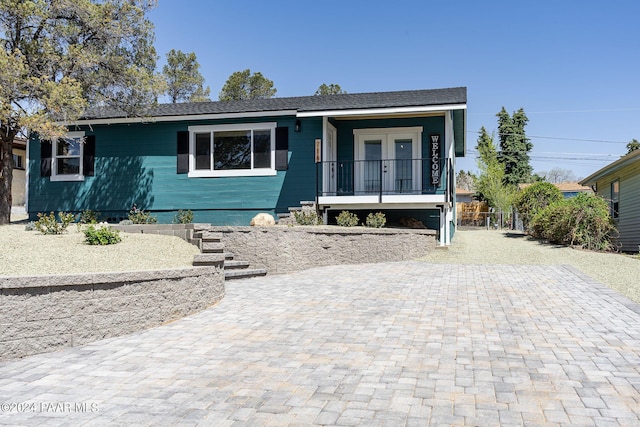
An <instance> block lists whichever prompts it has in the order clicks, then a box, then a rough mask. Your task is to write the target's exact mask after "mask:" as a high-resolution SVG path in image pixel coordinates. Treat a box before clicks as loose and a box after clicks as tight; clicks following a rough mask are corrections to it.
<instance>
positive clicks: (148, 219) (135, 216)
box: [129, 205, 158, 224]
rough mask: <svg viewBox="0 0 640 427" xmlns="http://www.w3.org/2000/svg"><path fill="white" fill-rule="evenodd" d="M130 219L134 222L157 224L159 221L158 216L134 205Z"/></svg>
mask: <svg viewBox="0 0 640 427" xmlns="http://www.w3.org/2000/svg"><path fill="white" fill-rule="evenodd" d="M129 221H131V222H132V223H133V224H155V223H156V222H158V218H156V217H155V216H153V215H151V214H150V213H149V212H145V211H144V210H143V209H138V208H137V207H136V205H133V208H131V210H130V211H129Z"/></svg>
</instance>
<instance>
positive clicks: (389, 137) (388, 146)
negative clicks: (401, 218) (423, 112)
mask: <svg viewBox="0 0 640 427" xmlns="http://www.w3.org/2000/svg"><path fill="white" fill-rule="evenodd" d="M353 135H354V153H353V154H354V156H353V158H354V160H355V161H356V163H355V165H354V166H355V167H354V179H355V183H354V184H355V190H356V191H358V190H360V191H362V190H363V189H364V188H363V187H364V185H363V184H364V168H363V167H358V161H361V160H365V148H364V144H365V141H367V140H371V139H378V140H380V141H381V143H382V160H383V161H384V160H393V159H395V146H394V144H393V143H394V141H395V140H397V139H410V140H411V141H412V154H411V158H412V159H420V158H421V157H422V126H415V127H405V128H370V129H354V130H353ZM386 166H387V167H386V169H383V176H382V177H381V185H382V188H386V189H390V190H393V189H395V185H394V179H395V170H394V163H393V162H388V163H387V164H386ZM412 179H413V182H414V183H415V184H414V186H413V187H414V189H421V188H422V167H421V166H418V165H412Z"/></svg>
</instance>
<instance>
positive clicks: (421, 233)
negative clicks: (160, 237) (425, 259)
mask: <svg viewBox="0 0 640 427" xmlns="http://www.w3.org/2000/svg"><path fill="white" fill-rule="evenodd" d="M212 230H213V231H218V232H222V233H223V238H222V241H223V242H224V244H225V251H228V252H232V253H233V254H234V255H235V258H236V259H242V260H246V261H249V262H250V263H251V265H252V266H253V267H256V268H267V269H268V270H269V274H276V273H289V272H293V271H300V270H304V269H307V268H313V267H319V266H326V265H337V264H361V263H374V262H387V261H402V260H410V259H415V258H419V257H422V256H425V255H426V254H427V253H429V251H430V250H432V249H434V248H435V246H436V232H435V231H434V230H406V229H392V228H380V229H375V228H365V227H353V228H346V227H337V226H318V227H316V226H313V227H305V226H295V227H284V226H276V227H213V228H212Z"/></svg>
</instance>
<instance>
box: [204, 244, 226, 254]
mask: <svg viewBox="0 0 640 427" xmlns="http://www.w3.org/2000/svg"><path fill="white" fill-rule="evenodd" d="M200 250H201V251H202V253H204V254H211V253H216V254H218V253H219V254H221V253H224V243H220V242H208V241H203V242H202V247H201V248H200Z"/></svg>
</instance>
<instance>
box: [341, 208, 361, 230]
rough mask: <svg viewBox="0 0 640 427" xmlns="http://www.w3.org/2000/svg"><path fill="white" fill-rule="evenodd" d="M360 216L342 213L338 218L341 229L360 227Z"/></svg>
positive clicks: (346, 212)
mask: <svg viewBox="0 0 640 427" xmlns="http://www.w3.org/2000/svg"><path fill="white" fill-rule="evenodd" d="M358 221H359V220H358V215H356V214H354V213H353V212H349V211H342V212H340V214H339V215H338V216H337V217H336V222H337V223H338V225H339V226H340V227H355V226H356V225H358Z"/></svg>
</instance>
